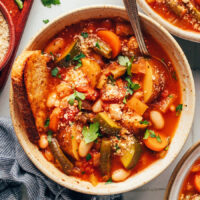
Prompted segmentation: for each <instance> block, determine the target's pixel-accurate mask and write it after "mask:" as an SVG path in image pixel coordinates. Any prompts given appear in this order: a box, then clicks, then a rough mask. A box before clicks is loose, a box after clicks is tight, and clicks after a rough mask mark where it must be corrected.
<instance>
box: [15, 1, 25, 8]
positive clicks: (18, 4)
mask: <svg viewBox="0 0 200 200" xmlns="http://www.w3.org/2000/svg"><path fill="white" fill-rule="evenodd" d="M15 3H16V4H17V6H18V8H19V9H20V10H22V9H23V7H24V3H23V1H22V0H15Z"/></svg>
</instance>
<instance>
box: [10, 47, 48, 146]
mask: <svg viewBox="0 0 200 200" xmlns="http://www.w3.org/2000/svg"><path fill="white" fill-rule="evenodd" d="M48 60H49V58H48V57H47V56H45V55H42V54H41V51H25V52H23V53H22V54H21V55H20V56H19V57H18V58H17V60H16V61H15V63H14V65H13V68H12V73H11V79H12V86H13V91H14V98H15V100H16V101H17V104H18V107H19V110H20V112H21V116H22V118H23V121H24V126H25V127H26V130H27V133H28V136H29V139H30V141H31V142H33V143H37V142H38V139H39V135H40V133H42V132H43V131H45V127H44V123H45V120H46V114H47V113H46V93H47V87H48V76H49V74H48V69H47V62H48Z"/></svg>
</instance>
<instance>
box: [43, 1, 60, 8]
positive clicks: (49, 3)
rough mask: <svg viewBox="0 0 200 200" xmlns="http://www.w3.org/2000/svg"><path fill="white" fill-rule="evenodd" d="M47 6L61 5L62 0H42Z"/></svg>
mask: <svg viewBox="0 0 200 200" xmlns="http://www.w3.org/2000/svg"><path fill="white" fill-rule="evenodd" d="M41 1H42V4H43V5H44V6H45V7H48V8H51V5H59V4H60V0H41Z"/></svg>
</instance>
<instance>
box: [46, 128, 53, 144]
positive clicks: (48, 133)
mask: <svg viewBox="0 0 200 200" xmlns="http://www.w3.org/2000/svg"><path fill="white" fill-rule="evenodd" d="M52 135H53V132H52V131H51V130H49V131H48V132H47V140H48V143H51V140H52Z"/></svg>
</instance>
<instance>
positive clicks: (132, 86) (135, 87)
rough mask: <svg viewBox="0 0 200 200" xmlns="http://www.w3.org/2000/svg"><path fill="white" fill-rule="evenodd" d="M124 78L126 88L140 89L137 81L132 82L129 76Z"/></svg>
mask: <svg viewBox="0 0 200 200" xmlns="http://www.w3.org/2000/svg"><path fill="white" fill-rule="evenodd" d="M125 80H126V81H127V83H128V84H127V86H128V88H130V89H131V90H138V89H140V85H139V84H137V83H133V82H132V80H131V78H130V77H129V76H128V77H126V78H125Z"/></svg>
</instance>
